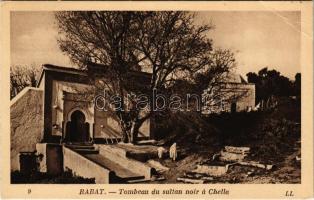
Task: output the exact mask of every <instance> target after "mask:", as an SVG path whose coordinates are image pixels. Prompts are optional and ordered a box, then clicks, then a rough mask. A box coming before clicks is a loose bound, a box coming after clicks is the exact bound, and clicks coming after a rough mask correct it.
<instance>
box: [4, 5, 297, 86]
mask: <svg viewBox="0 0 314 200" xmlns="http://www.w3.org/2000/svg"><path fill="white" fill-rule="evenodd" d="M300 20H301V19H300V12H287V11H283V12H271V11H262V12H261V11H260V12H248V11H237V12H232V11H214V12H213V11H210V12H197V14H196V18H195V23H196V24H197V25H200V24H210V23H211V24H213V25H214V29H212V30H211V31H210V32H209V33H208V37H209V38H211V39H213V44H214V47H217V48H223V49H231V50H233V51H234V52H235V56H236V61H237V69H236V70H237V73H239V74H241V75H242V76H243V77H245V78H246V76H245V75H246V74H247V73H248V72H258V71H259V70H260V69H262V68H263V67H268V68H269V69H275V70H277V71H279V72H281V74H283V75H285V76H287V77H289V78H290V79H292V80H293V79H294V76H295V74H296V73H297V72H300V71H301V67H300V45H301V38H300V37H301V34H300V31H301V24H300V22H301V21H300ZM10 23H11V30H10V31H11V41H10V42H11V66H14V65H25V66H30V65H36V66H40V65H41V64H45V63H49V64H55V65H61V66H73V64H71V62H70V60H69V58H68V57H67V56H66V55H64V54H63V53H62V52H61V50H60V49H59V47H58V44H57V36H58V30H57V27H56V24H55V19H54V16H53V13H52V12H12V13H11V22H10Z"/></svg>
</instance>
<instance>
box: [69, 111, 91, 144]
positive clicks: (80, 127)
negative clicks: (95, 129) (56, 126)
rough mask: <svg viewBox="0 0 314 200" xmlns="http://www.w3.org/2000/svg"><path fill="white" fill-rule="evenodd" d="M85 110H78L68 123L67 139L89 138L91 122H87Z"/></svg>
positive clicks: (71, 140)
mask: <svg viewBox="0 0 314 200" xmlns="http://www.w3.org/2000/svg"><path fill="white" fill-rule="evenodd" d="M85 120H86V118H85V115H84V113H83V112H81V111H79V110H76V111H74V112H73V113H72V114H71V121H69V122H68V123H67V127H66V130H67V131H66V140H67V141H69V142H87V141H88V140H89V124H88V123H87V122H85Z"/></svg>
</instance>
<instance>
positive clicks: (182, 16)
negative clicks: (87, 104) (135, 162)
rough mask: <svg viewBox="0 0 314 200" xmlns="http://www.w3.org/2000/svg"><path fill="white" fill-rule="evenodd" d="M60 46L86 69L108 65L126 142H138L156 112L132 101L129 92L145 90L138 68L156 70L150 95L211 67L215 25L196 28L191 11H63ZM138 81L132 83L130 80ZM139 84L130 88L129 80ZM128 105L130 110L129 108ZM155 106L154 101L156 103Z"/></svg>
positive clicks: (107, 84) (108, 81) (108, 85)
mask: <svg viewBox="0 0 314 200" xmlns="http://www.w3.org/2000/svg"><path fill="white" fill-rule="evenodd" d="M55 16H56V19H57V23H58V28H59V32H60V38H59V39H58V42H59V45H60V48H61V50H62V51H63V52H65V53H66V54H67V55H69V57H70V59H71V60H72V61H73V62H74V63H77V64H78V65H79V66H80V67H81V68H85V67H86V64H87V63H88V62H91V61H92V62H95V63H101V64H103V65H105V66H106V77H105V78H104V79H103V81H104V85H105V87H106V90H107V91H108V93H109V95H116V94H119V96H120V97H121V99H120V104H121V105H122V107H120V108H119V109H113V111H112V113H113V114H114V115H115V116H116V117H117V119H118V120H119V122H120V126H121V129H122V132H123V136H124V139H125V140H124V141H126V142H136V138H137V134H138V130H139V128H140V126H141V125H142V123H143V122H144V121H145V120H146V119H148V118H150V117H151V116H152V115H153V114H154V113H153V112H152V109H149V111H148V112H146V113H144V114H143V112H141V111H140V110H139V109H137V108H136V106H134V105H135V104H136V101H137V99H133V101H132V102H131V107H130V105H127V102H126V99H125V98H124V97H125V96H126V93H135V94H137V93H141V92H143V89H141V88H140V87H137V86H139V85H141V83H139V81H138V80H137V79H136V78H135V79H134V77H133V79H132V76H134V73H132V72H133V71H147V72H150V73H151V75H150V81H149V83H148V87H147V88H148V93H149V94H150V96H152V95H151V94H152V93H153V90H158V91H159V92H162V91H163V90H164V89H165V88H166V87H168V86H169V85H171V84H173V82H175V81H176V80H177V79H191V75H192V74H193V73H194V72H197V71H198V70H200V69H202V68H204V67H206V66H209V65H210V63H211V62H212V61H211V58H210V52H211V51H212V41H211V40H210V39H208V38H207V36H206V33H207V32H208V31H209V30H210V29H211V26H207V25H204V26H196V25H195V24H194V14H193V13H190V12H107V11H106V12H103V11H99V12H94V11H93V12H89V11H87V12H81V11H80V12H57V13H56V14H55ZM130 79H132V80H133V81H132V82H130V81H129V80H130ZM130 83H133V86H134V87H133V89H132V90H131V91H130V86H129V84H130ZM126 106H128V107H129V108H130V109H129V110H126V109H125V107H126ZM151 106H152V104H150V107H151Z"/></svg>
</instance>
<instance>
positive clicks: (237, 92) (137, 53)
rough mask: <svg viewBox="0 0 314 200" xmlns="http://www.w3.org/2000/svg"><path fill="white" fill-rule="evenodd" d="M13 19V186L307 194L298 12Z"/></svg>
mask: <svg viewBox="0 0 314 200" xmlns="http://www.w3.org/2000/svg"><path fill="white" fill-rule="evenodd" d="M10 17H11V30H10V31H11V33H10V34H11V64H12V66H11V68H10V70H11V71H10V95H11V105H10V112H11V113H10V114H11V156H10V158H11V183H160V184H164V183H259V184H260V183H296V184H297V183H300V182H301V149H300V147H301V141H300V138H301V108H300V106H301V73H300V72H301V71H300V30H301V29H300V12H279V13H276V14H274V13H271V12H187V11H160V12H150V11H147V12H145V11H143V12H142V11H140V12H133V11H130V12H128V11H113V12H108V11H73V12H66V11H62V12H11V16H10ZM283 19H284V20H283Z"/></svg>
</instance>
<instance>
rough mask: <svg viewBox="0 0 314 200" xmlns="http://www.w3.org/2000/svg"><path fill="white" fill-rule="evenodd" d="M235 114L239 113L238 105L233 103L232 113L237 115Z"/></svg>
mask: <svg viewBox="0 0 314 200" xmlns="http://www.w3.org/2000/svg"><path fill="white" fill-rule="evenodd" d="M235 112H237V103H236V102H233V103H232V104H231V113H235Z"/></svg>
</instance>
